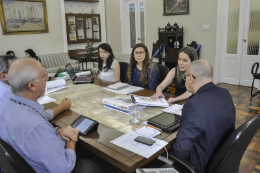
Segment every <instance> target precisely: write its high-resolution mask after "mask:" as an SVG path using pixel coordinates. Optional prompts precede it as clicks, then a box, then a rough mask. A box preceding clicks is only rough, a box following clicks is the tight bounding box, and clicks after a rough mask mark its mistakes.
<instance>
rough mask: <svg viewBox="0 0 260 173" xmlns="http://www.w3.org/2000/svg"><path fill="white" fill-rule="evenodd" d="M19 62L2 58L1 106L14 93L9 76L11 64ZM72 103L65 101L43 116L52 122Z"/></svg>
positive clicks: (15, 58)
mask: <svg viewBox="0 0 260 173" xmlns="http://www.w3.org/2000/svg"><path fill="white" fill-rule="evenodd" d="M15 60H17V57H15V56H10V55H4V56H0V104H1V103H3V102H4V101H6V100H9V99H10V97H11V95H12V91H11V88H10V85H9V82H8V78H7V74H8V71H9V68H10V66H11V64H12V63H13V62H14V61H15ZM70 105H71V103H70V102H69V101H67V100H65V99H63V100H62V101H61V103H60V105H58V106H57V107H55V108H53V109H52V110H51V109H48V110H45V111H43V115H44V116H45V117H46V118H47V119H48V120H52V119H53V118H54V117H55V116H56V115H58V114H59V113H61V112H62V111H64V110H67V109H68V108H70Z"/></svg>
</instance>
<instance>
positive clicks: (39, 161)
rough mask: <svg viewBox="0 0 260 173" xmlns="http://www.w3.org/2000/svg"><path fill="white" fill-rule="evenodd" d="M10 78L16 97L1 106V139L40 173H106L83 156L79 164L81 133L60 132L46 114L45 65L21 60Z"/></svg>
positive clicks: (75, 130)
mask: <svg viewBox="0 0 260 173" xmlns="http://www.w3.org/2000/svg"><path fill="white" fill-rule="evenodd" d="M7 77H8V80H9V83H10V86H11V90H12V92H13V93H14V94H13V95H12V96H11V98H10V100H7V101H5V102H4V103H2V104H1V105H0V122H1V126H0V138H2V139H3V140H4V141H6V142H7V143H8V144H9V145H11V146H12V147H13V148H14V149H15V150H16V151H17V152H18V153H19V154H20V155H21V156H22V157H23V158H24V159H25V161H26V162H27V163H28V164H29V165H31V167H32V168H33V169H34V170H35V171H36V172H41V173H43V172H46V173H47V172H62V173H70V172H73V173H77V172H93V173H99V172H102V173H103V172H105V171H103V170H102V169H101V168H100V167H101V166H99V165H98V163H96V162H95V161H92V160H89V159H86V158H81V157H80V156H78V157H77V164H76V153H75V144H76V141H77V140H78V133H79V131H78V130H77V129H75V128H72V127H70V126H68V127H66V128H61V129H58V130H57V131H56V130H55V129H54V128H53V126H52V125H51V124H50V123H49V121H48V120H47V118H46V117H45V116H44V115H43V109H44V106H42V105H40V104H39V103H37V99H38V98H39V97H40V96H42V94H43V93H44V92H45V87H46V81H47V80H48V77H47V75H46V72H45V69H44V68H43V67H42V65H41V63H39V62H38V61H36V60H34V59H31V58H30V59H21V60H17V61H15V62H14V63H13V64H12V65H11V67H10V69H9V73H8V76H7ZM67 101H69V102H70V100H69V99H67ZM10 108H12V109H10ZM65 140H66V142H65ZM75 165H76V166H75ZM104 169H106V168H105V167H104ZM107 172H109V170H107Z"/></svg>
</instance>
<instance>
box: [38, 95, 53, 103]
mask: <svg viewBox="0 0 260 173" xmlns="http://www.w3.org/2000/svg"><path fill="white" fill-rule="evenodd" d="M55 101H56V100H55V99H53V98H50V97H49V96H41V97H39V98H38V99H37V102H38V103H40V104H41V105H43V104H46V103H50V102H55Z"/></svg>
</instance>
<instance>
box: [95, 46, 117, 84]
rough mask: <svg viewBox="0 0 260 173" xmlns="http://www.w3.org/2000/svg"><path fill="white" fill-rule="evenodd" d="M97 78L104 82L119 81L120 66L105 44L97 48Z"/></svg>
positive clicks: (110, 49)
mask: <svg viewBox="0 0 260 173" xmlns="http://www.w3.org/2000/svg"><path fill="white" fill-rule="evenodd" d="M98 53H99V56H98V71H99V75H98V78H99V79H101V80H105V81H111V82H115V83H117V82H119V81H120V66H119V62H118V61H117V60H116V59H115V57H114V54H113V51H112V48H111V47H110V45H109V44H107V43H102V44H100V45H99V46H98Z"/></svg>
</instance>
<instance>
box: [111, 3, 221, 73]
mask: <svg viewBox="0 0 260 173" xmlns="http://www.w3.org/2000/svg"><path fill="white" fill-rule="evenodd" d="M189 2H190V12H189V14H188V15H171V16H163V1H162V0H146V1H145V3H146V8H145V9H146V45H147V47H148V49H149V52H150V53H151V52H152V44H153V42H156V41H157V40H158V27H160V28H164V27H165V25H166V24H167V23H168V22H170V23H171V25H172V24H174V22H177V23H178V25H179V26H181V27H182V26H183V27H184V45H187V43H189V44H190V43H191V41H196V42H197V43H199V44H201V45H202V48H201V50H200V58H202V59H205V60H208V61H209V62H210V63H211V65H212V66H213V68H214V66H215V53H216V24H217V1H209V0H196V1H194V0H190V1H189ZM118 7H120V0H109V3H108V2H107V3H106V11H107V13H106V23H107V24H110V25H108V27H107V43H109V44H110V45H111V46H112V48H113V50H114V49H116V50H118V51H120V50H121V51H122V50H124V48H121V47H120V45H122V41H121V40H122V36H121V34H120V33H121V22H120V16H119V15H120V8H118ZM204 24H207V25H209V30H203V25H204Z"/></svg>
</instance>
